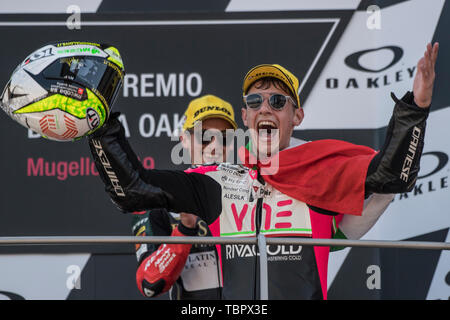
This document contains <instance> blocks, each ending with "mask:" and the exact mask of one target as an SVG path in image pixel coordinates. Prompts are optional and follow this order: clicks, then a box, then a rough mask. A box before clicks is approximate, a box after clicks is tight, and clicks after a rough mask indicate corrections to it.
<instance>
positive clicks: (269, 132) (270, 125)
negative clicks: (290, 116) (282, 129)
mask: <svg viewBox="0 0 450 320" xmlns="http://www.w3.org/2000/svg"><path fill="white" fill-rule="evenodd" d="M257 128H258V135H259V136H260V137H261V138H271V137H272V136H274V135H275V134H277V132H278V126H277V124H276V123H275V122H273V121H271V120H261V121H259V122H258V124H257Z"/></svg>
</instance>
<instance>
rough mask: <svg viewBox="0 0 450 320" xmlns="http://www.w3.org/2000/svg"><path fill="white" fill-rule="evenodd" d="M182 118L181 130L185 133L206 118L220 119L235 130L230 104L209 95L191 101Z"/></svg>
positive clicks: (235, 125)
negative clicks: (183, 118)
mask: <svg viewBox="0 0 450 320" xmlns="http://www.w3.org/2000/svg"><path fill="white" fill-rule="evenodd" d="M184 117H185V121H184V124H183V130H185V131H186V130H189V129H192V128H193V127H194V126H195V124H196V122H198V121H202V120H205V119H206V118H222V119H224V120H226V121H228V122H229V123H230V124H231V125H232V126H233V128H234V129H237V124H236V121H234V110H233V107H232V106H231V104H229V103H228V102H226V101H224V100H222V99H220V98H218V97H216V96H213V95H211V94H209V95H206V96H203V97H200V98H197V99H194V100H192V101H191V103H189V106H188V108H187V109H186V112H185V113H184Z"/></svg>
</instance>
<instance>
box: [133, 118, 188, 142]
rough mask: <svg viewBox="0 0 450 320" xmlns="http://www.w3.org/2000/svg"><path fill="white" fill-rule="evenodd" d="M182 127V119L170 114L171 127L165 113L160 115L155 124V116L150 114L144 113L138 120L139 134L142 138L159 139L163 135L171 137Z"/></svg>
mask: <svg viewBox="0 0 450 320" xmlns="http://www.w3.org/2000/svg"><path fill="white" fill-rule="evenodd" d="M182 126H183V117H180V114H178V113H173V114H172V125H171V123H170V120H169V116H168V114H167V113H162V114H161V115H160V116H159V119H158V122H157V123H156V120H155V116H154V115H153V114H151V113H144V114H142V115H141V117H140V118H139V134H140V135H141V137H143V138H151V137H160V136H161V135H162V134H163V133H165V134H166V135H167V136H168V137H172V136H173V134H174V132H175V131H176V130H177V129H180V128H181V127H182Z"/></svg>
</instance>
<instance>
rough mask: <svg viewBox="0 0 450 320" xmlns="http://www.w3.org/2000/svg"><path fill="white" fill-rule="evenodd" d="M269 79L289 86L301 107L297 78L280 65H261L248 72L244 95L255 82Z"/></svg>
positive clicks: (245, 79)
mask: <svg viewBox="0 0 450 320" xmlns="http://www.w3.org/2000/svg"><path fill="white" fill-rule="evenodd" d="M267 77H270V78H276V79H279V80H281V81H283V83H284V84H286V85H287V87H288V88H289V90H290V91H291V93H292V94H293V96H294V97H295V98H296V100H295V102H296V103H297V107H300V98H299V96H298V88H299V86H300V84H299V82H298V79H297V77H296V76H294V75H293V74H292V73H290V72H289V71H288V70H287V69H285V68H283V67H282V66H280V65H278V64H260V65H258V66H256V67H254V68H252V69H251V70H250V71H249V72H247V74H246V75H245V78H244V84H243V88H242V89H243V91H244V95H245V94H246V93H247V91H248V89H249V88H250V86H251V85H252V84H253V83H254V82H256V81H257V80H259V79H262V78H267Z"/></svg>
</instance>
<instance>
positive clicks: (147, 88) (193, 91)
mask: <svg viewBox="0 0 450 320" xmlns="http://www.w3.org/2000/svg"><path fill="white" fill-rule="evenodd" d="M202 90H203V80H202V76H201V75H200V74H199V73H197V72H192V73H189V74H187V75H185V74H184V73H169V74H164V73H142V74H140V75H136V74H132V73H130V74H127V75H125V77H124V82H123V96H124V97H125V98H128V97H129V96H131V97H133V98H139V97H144V98H153V97H177V96H178V97H184V95H185V93H186V94H187V95H188V96H191V97H197V96H199V95H200V94H201V92H202Z"/></svg>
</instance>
